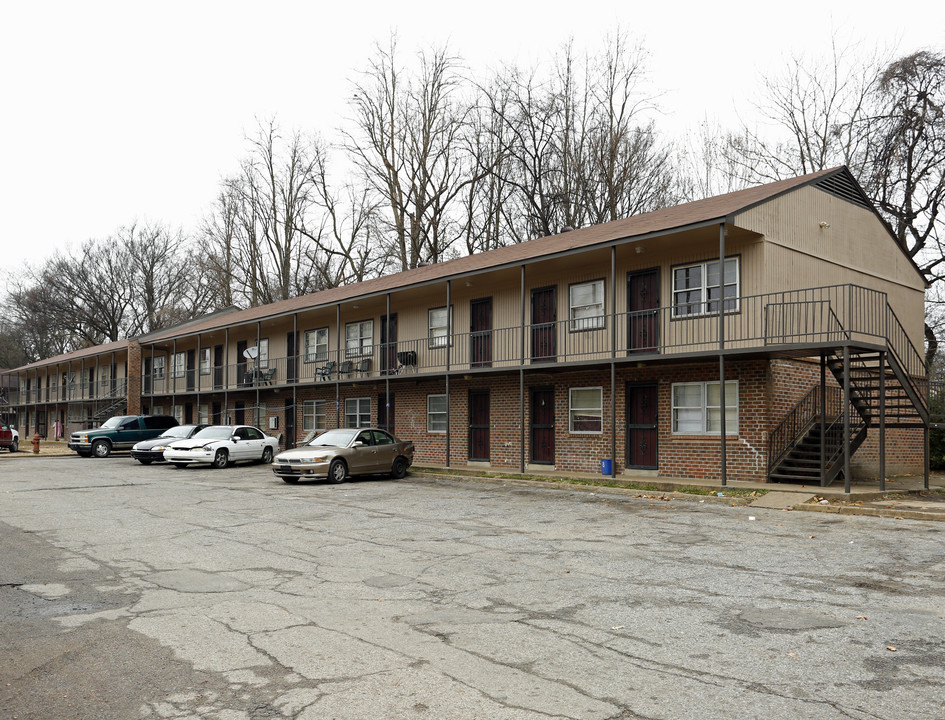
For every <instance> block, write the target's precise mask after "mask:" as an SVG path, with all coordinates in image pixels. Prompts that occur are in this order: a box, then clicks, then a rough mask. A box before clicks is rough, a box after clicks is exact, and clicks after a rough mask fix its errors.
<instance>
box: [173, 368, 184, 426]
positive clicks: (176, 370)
mask: <svg viewBox="0 0 945 720" xmlns="http://www.w3.org/2000/svg"><path fill="white" fill-rule="evenodd" d="M186 367H187V365H186V360H185V358H184V353H182V352H179V353H174V368H173V369H172V370H171V377H176V378H179V377H184V370H185V368H186ZM178 422H179V421H178Z"/></svg>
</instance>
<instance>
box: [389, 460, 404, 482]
mask: <svg viewBox="0 0 945 720" xmlns="http://www.w3.org/2000/svg"><path fill="white" fill-rule="evenodd" d="M406 474H407V461H406V460H404V459H403V458H402V457H399V458H397V459H395V460H394V464H393V465H392V466H391V469H390V476H391V477H392V478H393V479H394V480H400V479H401V478H402V477H403V476H404V475H406Z"/></svg>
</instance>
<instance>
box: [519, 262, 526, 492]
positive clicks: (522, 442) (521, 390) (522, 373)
mask: <svg viewBox="0 0 945 720" xmlns="http://www.w3.org/2000/svg"><path fill="white" fill-rule="evenodd" d="M520 284H521V298H520V300H519V305H520V309H521V330H522V332H521V353H520V354H519V365H518V405H519V414H518V422H519V442H518V448H519V451H518V454H519V472H520V473H522V474H523V475H524V474H525V266H524V265H522V272H521V283H520Z"/></svg>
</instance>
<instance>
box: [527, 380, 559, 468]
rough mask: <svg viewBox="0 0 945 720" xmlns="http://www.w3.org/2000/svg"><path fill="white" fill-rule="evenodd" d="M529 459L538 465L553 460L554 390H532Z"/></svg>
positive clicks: (551, 463)
mask: <svg viewBox="0 0 945 720" xmlns="http://www.w3.org/2000/svg"><path fill="white" fill-rule="evenodd" d="M531 428H532V430H531V432H532V436H531V441H532V442H531V456H532V459H531V461H532V462H533V463H536V464H539V465H554V462H555V391H554V390H553V389H551V388H535V389H534V390H532V422H531Z"/></svg>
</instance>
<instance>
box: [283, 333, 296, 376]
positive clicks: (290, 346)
mask: <svg viewBox="0 0 945 720" xmlns="http://www.w3.org/2000/svg"><path fill="white" fill-rule="evenodd" d="M297 339H298V334H297V333H295V332H288V333H286V334H285V354H286V360H285V381H286V382H290V383H294V382H295V381H296V380H297V379H298V377H297V376H296V371H295V368H296V357H297V355H298V351H299V349H298V347H297V346H296V342H297Z"/></svg>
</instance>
